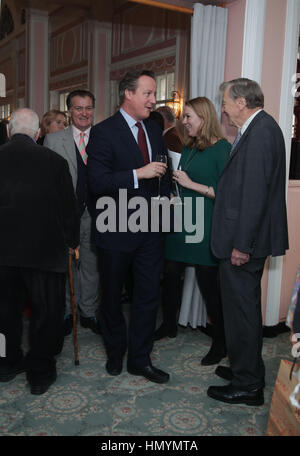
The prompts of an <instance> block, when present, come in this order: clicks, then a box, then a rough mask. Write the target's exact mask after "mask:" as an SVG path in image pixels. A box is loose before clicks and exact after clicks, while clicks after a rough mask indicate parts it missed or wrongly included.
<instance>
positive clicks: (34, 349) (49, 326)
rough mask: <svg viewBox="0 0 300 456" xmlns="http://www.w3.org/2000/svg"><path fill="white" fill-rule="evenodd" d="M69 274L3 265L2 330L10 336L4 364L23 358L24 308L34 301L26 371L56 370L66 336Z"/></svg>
mask: <svg viewBox="0 0 300 456" xmlns="http://www.w3.org/2000/svg"><path fill="white" fill-rule="evenodd" d="M65 278H66V276H65V274H64V273H56V272H46V271H40V270H36V269H30V268H19V267H9V266H0V290H1V293H0V333H2V334H4V336H5V338H6V357H5V358H0V366H5V365H8V366H14V365H15V364H18V363H19V362H20V361H21V360H22V359H23V352H22V349H21V343H22V330H23V312H24V308H25V305H26V301H27V298H28V299H29V300H30V304H31V315H30V321H29V351H28V353H27V355H26V359H25V367H26V372H27V373H29V374H33V375H36V376H40V377H42V376H44V375H47V374H49V373H51V372H52V371H53V370H55V364H56V361H55V355H56V354H57V353H58V352H59V351H60V350H61V348H62V345H63V340H64V335H63V321H64V304H65Z"/></svg>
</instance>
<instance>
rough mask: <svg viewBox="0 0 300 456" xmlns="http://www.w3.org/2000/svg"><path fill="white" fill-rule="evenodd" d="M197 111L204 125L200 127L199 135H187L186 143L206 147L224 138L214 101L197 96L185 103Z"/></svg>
mask: <svg viewBox="0 0 300 456" xmlns="http://www.w3.org/2000/svg"><path fill="white" fill-rule="evenodd" d="M185 105H186V106H189V107H190V108H192V109H193V111H195V113H196V114H197V116H198V117H200V118H201V119H203V125H202V126H201V127H200V128H199V130H198V132H197V136H195V137H190V136H189V137H185V140H184V145H185V146H187V147H189V148H192V147H195V146H196V147H197V149H205V148H206V147H210V146H212V145H213V144H215V142H216V141H218V140H219V139H224V136H223V133H222V129H221V125H220V122H219V120H218V116H217V112H216V110H215V107H214V105H213V104H212V102H211V101H210V100H209V99H208V98H206V97H197V98H193V99H192V100H189V101H187V102H186V103H185Z"/></svg>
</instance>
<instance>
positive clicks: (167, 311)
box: [162, 260, 225, 345]
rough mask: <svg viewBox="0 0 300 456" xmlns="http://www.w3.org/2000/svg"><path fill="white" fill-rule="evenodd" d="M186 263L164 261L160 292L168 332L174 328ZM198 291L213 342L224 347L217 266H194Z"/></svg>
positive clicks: (164, 321)
mask: <svg viewBox="0 0 300 456" xmlns="http://www.w3.org/2000/svg"><path fill="white" fill-rule="evenodd" d="M186 266H187V265H186V263H181V262H178V261H169V260H166V261H165V266H164V283H163V291H162V312H163V323H164V324H165V325H166V327H167V328H168V329H170V330H172V329H174V328H176V326H177V317H178V311H179V308H180V304H181V294H182V293H181V292H182V290H181V288H182V287H181V275H182V273H183V271H184V269H185V267H186ZM195 270H196V277H197V283H198V286H199V289H200V291H201V294H202V296H203V298H204V300H205V305H206V310H207V314H208V316H209V318H210V320H211V323H212V325H213V340H214V341H216V342H218V343H220V344H224V345H225V342H224V341H225V338H224V320H223V312H222V304H221V299H220V291H219V289H220V287H219V274H218V267H217V266H202V265H195Z"/></svg>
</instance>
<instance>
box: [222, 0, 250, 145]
mask: <svg viewBox="0 0 300 456" xmlns="http://www.w3.org/2000/svg"><path fill="white" fill-rule="evenodd" d="M227 9H228V25H227V44H226V56H225V70H224V80H225V81H230V80H231V79H235V78H239V77H240V76H241V72H242V59H243V39H244V22H245V9H246V0H236V1H235V2H232V3H229V5H228V6H227ZM222 128H223V132H224V135H225V136H226V138H227V139H228V141H229V142H231V143H233V141H234V138H235V137H236V135H237V129H236V128H235V127H232V126H230V125H229V123H228V119H227V117H226V116H222Z"/></svg>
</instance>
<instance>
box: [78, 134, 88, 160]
mask: <svg viewBox="0 0 300 456" xmlns="http://www.w3.org/2000/svg"><path fill="white" fill-rule="evenodd" d="M84 136H85V133H84V132H83V131H81V132H80V140H79V144H78V150H79V152H80V155H81V158H82V160H83V163H84V164H85V165H86V163H87V153H86V150H85V142H84Z"/></svg>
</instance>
